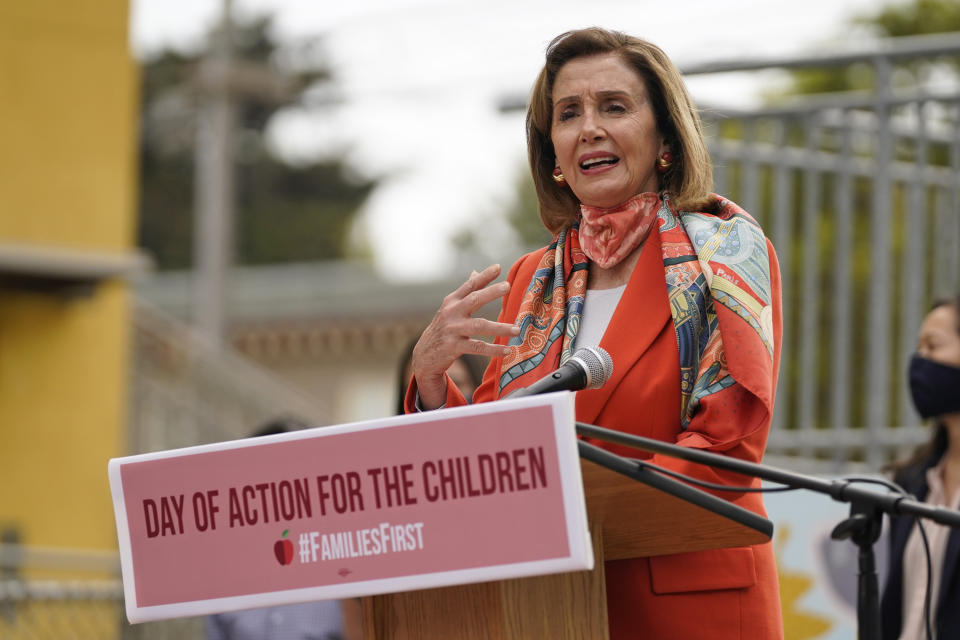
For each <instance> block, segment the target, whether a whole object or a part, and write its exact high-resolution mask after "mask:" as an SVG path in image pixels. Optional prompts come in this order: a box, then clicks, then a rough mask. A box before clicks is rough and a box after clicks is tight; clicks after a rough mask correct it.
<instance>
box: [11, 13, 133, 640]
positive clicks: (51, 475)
mask: <svg viewBox="0 0 960 640" xmlns="http://www.w3.org/2000/svg"><path fill="white" fill-rule="evenodd" d="M127 12H128V7H127V2H126V0H103V1H101V2H80V3H54V2H35V3H29V2H3V3H0V61H2V62H0V95H2V96H3V99H2V100H0V140H3V144H2V147H0V149H2V150H0V531H2V539H3V542H4V543H7V544H5V545H4V547H2V549H3V550H4V553H3V554H2V557H0V560H2V563H0V566H2V571H3V577H4V578H8V579H9V578H17V577H23V574H24V573H27V574H28V575H32V576H38V577H55V576H63V575H68V576H75V575H77V571H78V570H79V571H81V573H84V574H89V570H94V572H93V575H98V574H99V572H98V571H97V570H98V569H103V570H104V573H103V575H111V576H112V575H113V572H112V571H110V569H112V567H113V565H114V564H115V560H113V556H112V554H111V553H110V552H111V551H112V550H114V549H115V548H116V533H115V527H114V519H113V513H112V508H111V501H110V492H109V488H108V485H107V475H106V465H107V460H108V459H109V458H110V457H113V456H116V455H119V454H121V453H122V452H123V451H124V450H125V426H126V412H127V406H126V402H127V381H128V361H129V351H128V345H129V326H130V294H129V288H128V285H127V283H126V282H125V280H124V278H125V277H126V276H128V275H129V274H131V273H132V272H135V271H137V270H139V269H141V268H142V267H143V266H144V260H142V259H141V258H140V257H139V256H138V255H137V254H136V252H135V251H134V248H133V229H134V225H133V222H134V221H133V215H134V211H135V206H134V203H135V178H134V176H135V172H134V162H133V158H134V148H135V147H134V143H135V140H136V136H137V134H136V113H137V71H136V66H135V64H134V61H133V60H132V58H131V54H130V49H129V45H128V37H127V31H128V26H127V25H128V13H127ZM9 543H22V544H24V545H27V549H28V550H21V551H18V552H16V555H17V556H18V557H15V558H11V555H12V554H14V552H13V551H11V549H15V547H13V546H12V545H10V544H9ZM68 550H83V551H84V554H83V555H84V559H83V560H82V561H80V562H76V563H73V564H72V565H71V568H72V569H73V571H71V572H70V573H65V572H62V571H53V570H49V569H48V570H42V569H41V568H36V567H41V566H42V565H45V564H47V561H49V560H50V558H53V557H56V556H58V555H62V554H65V553H67V552H68ZM101 557H102V558H104V559H105V561H104V562H101V561H100V560H99V559H100V558H101ZM31 566H33V567H35V568H34V569H31ZM41 591H42V588H41ZM4 595H5V596H6V597H4V598H3V599H0V606H2V610H0V636H2V637H4V638H10V637H13V638H16V637H20V635H18V634H20V633H26V634H28V635H29V633H30V631H29V627H30V625H42V626H43V627H44V628H47V629H50V630H55V629H56V628H57V627H56V626H55V624H56V623H55V622H54V621H53V619H52V618H53V615H52V614H51V611H52V609H54V608H56V606H58V605H56V604H55V603H52V600H55V599H56V596H53V598H52V599H49V598H48V599H44V598H43V597H42V596H39V598H38V599H32V600H29V601H26V600H23V599H21V600H17V599H16V598H12V599H11V598H10V597H9V594H8V593H5V594H4ZM35 595H38V594H35ZM48 595H49V594H48ZM73 622H74V623H76V620H74V621H73ZM101 622H102V624H101ZM63 628H64V629H69V630H71V631H72V630H74V629H76V628H78V627H77V626H76V625H74V626H64V627H63ZM85 628H86V629H87V630H88V631H87V632H86V633H88V637H100V638H109V637H111V636H112V635H114V634H115V631H116V629H117V628H118V627H117V625H116V618H115V617H114V616H112V615H110V613H109V612H108V613H107V614H105V616H101V617H99V618H97V617H96V614H93V617H91V618H89V619H87V620H86V626H85ZM30 637H34V636H30Z"/></svg>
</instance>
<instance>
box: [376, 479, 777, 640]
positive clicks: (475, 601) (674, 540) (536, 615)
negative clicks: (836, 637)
mask: <svg viewBox="0 0 960 640" xmlns="http://www.w3.org/2000/svg"><path fill="white" fill-rule="evenodd" d="M581 471H582V473H583V485H584V491H585V494H586V502H587V515H588V519H589V522H590V532H591V537H592V539H593V553H594V569H593V571H578V572H571V573H561V574H553V575H545V576H536V577H532V578H519V579H511V580H500V581H496V582H485V583H478V584H468V585H460V586H454V587H444V588H439V589H425V590H420V591H408V592H403V593H392V594H386V595H377V596H370V597H365V598H362V599H361V607H362V616H363V630H364V632H363V633H364V635H363V637H364V640H420V639H425V638H444V639H445V640H494V639H496V640H522V639H526V638H551V639H560V638H569V639H571V640H573V639H581V638H584V639H590V640H601V639H606V638H607V637H608V631H607V606H606V586H605V577H604V562H605V561H606V560H622V559H626V558H641V557H648V556H658V555H668V554H673V553H684V552H688V551H704V550H707V549H720V548H727V547H742V546H747V545H754V544H761V543H764V542H767V541H769V539H770V536H769V534H768V533H767V532H765V531H762V530H761V529H760V528H757V527H755V526H754V525H753V521H754V520H755V518H747V519H744V520H743V521H742V522H741V521H737V520H736V519H731V518H729V517H726V516H722V515H719V514H717V513H714V512H712V511H709V510H707V509H704V508H702V507H699V506H696V505H694V504H692V503H690V502H687V501H685V500H683V499H681V498H677V497H674V496H672V495H669V494H667V493H663V492H662V491H659V490H657V489H654V488H652V487H649V486H647V485H645V484H642V483H640V482H637V481H635V480H632V479H630V478H627V477H625V476H623V475H620V474H618V473H615V472H613V471H609V470H607V469H605V468H603V467H601V466H599V465H596V464H594V463H592V462H589V461H586V460H583V461H581Z"/></svg>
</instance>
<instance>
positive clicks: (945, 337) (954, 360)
mask: <svg viewBox="0 0 960 640" xmlns="http://www.w3.org/2000/svg"><path fill="white" fill-rule="evenodd" d="M958 325H960V318H958V317H957V310H956V309H955V308H954V307H953V305H949V304H943V305H940V306H939V307H937V308H936V309H934V310H933V311H931V312H930V313H928V314H927V317H926V318H925V319H924V321H923V325H921V326H920V335H919V337H918V338H917V353H919V354H920V355H921V356H923V357H924V358H926V359H928V360H933V361H934V362H939V363H941V364H948V365H952V366H954V367H960V331H958Z"/></svg>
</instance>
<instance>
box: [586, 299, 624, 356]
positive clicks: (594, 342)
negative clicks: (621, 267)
mask: <svg viewBox="0 0 960 640" xmlns="http://www.w3.org/2000/svg"><path fill="white" fill-rule="evenodd" d="M626 288H627V285H625V284H623V285H620V286H619V287H614V288H612V289H587V294H586V295H585V296H584V298H583V311H582V312H581V314H580V329H579V330H577V338H576V340H574V341H573V342H574V344H573V347H574V350H576V349H580V348H581V347H597V346H599V345H600V339H601V338H603V334H604V333H605V332H606V330H607V325H609V324H610V319H611V318H612V317H613V312H614V311H616V309H617V305H618V304H619V303H620V298H622V297H623V292H624V290H626Z"/></svg>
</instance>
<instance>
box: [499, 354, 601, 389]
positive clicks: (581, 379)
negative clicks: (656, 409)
mask: <svg viewBox="0 0 960 640" xmlns="http://www.w3.org/2000/svg"><path fill="white" fill-rule="evenodd" d="M612 375H613V360H612V359H611V358H610V354H609V353H607V352H606V350H604V349H601V348H600V347H582V348H580V349H577V351H576V352H575V353H574V354H573V356H572V357H571V358H570V359H569V360H567V361H566V362H565V363H563V364H562V365H561V366H560V368H559V369H557V370H556V371H554V372H553V373H551V374H549V375H546V376H544V377H542V378H540V379H539V380H537V381H536V382H534V383H533V384H531V385H530V386H529V387H524V388H523V389H517V390H516V391H513V392H511V393H508V394H507V395H506V396H504V397H506V398H522V397H525V396H533V395H537V394H540V393H550V392H551V391H579V390H581V389H597V388H599V387H602V386H603V383H605V382H606V381H607V380H609V379H610V376H612Z"/></svg>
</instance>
